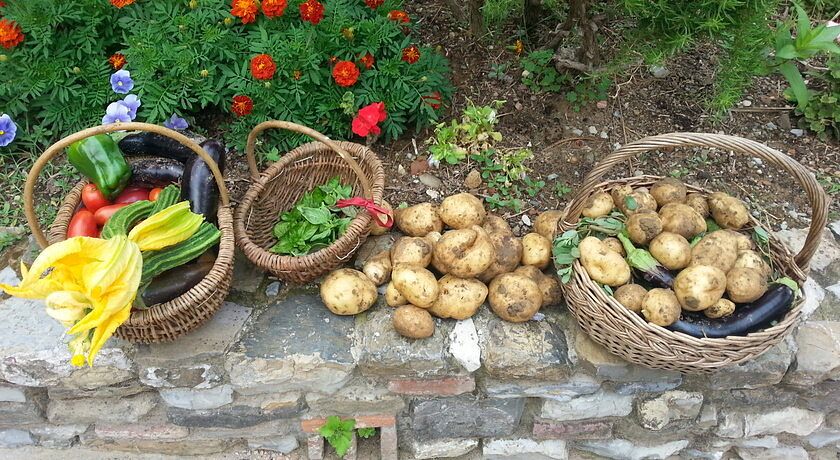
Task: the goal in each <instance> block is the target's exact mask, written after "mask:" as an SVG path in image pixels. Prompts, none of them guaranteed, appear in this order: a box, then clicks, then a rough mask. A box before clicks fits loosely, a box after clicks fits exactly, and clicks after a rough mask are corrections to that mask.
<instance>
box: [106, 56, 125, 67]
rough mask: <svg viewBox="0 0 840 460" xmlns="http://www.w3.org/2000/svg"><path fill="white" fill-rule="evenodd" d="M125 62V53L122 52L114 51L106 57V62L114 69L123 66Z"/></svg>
mask: <svg viewBox="0 0 840 460" xmlns="http://www.w3.org/2000/svg"><path fill="white" fill-rule="evenodd" d="M125 62H126V61H125V55H123V54H122V53H114V54H112V55H111V57H109V58H108V63H109V64H111V67H113V68H114V70H120V69H122V68H123V67H125Z"/></svg>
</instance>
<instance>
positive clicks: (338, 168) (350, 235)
mask: <svg viewBox="0 0 840 460" xmlns="http://www.w3.org/2000/svg"><path fill="white" fill-rule="evenodd" d="M270 128H280V129H287V130H289V131H294V132H297V133H302V134H305V135H307V136H309V137H311V138H313V139H315V140H316V141H317V142H310V143H308V144H304V145H301V146H300V147H298V148H296V149H294V150H292V151H291V152H289V153H287V154H285V155H283V157H282V158H281V159H280V161H278V162H276V163H274V164H273V165H271V166H270V167H268V169H266V170H265V171H264V172H263V173H262V174H260V172H259V170H258V169H257V161H256V158H255V157H254V147H255V145H256V140H257V136H258V135H259V134H260V133H262V132H263V131H265V130H266V129H270ZM245 154H246V156H247V158H248V166H249V168H250V170H251V177H252V181H253V183H252V184H251V187H250V188H249V189H248V192H247V193H246V194H245V196H244V198H243V199H242V201H241V202H240V204H239V206H238V207H237V208H236V215H235V218H234V228H235V229H236V242H237V244H238V245H239V247H240V249H242V252H243V253H244V254H245V256H247V257H248V259H250V260H251V262H253V263H254V264H255V265H256V266H258V267H260V268H261V269H263V270H265V271H267V272H269V273H271V274H272V275H274V276H276V277H278V278H280V279H282V280H284V281H287V282H291V283H300V284H303V283H309V282H311V281H313V280H315V279H317V278H318V277H320V276H322V275H324V274H326V273H327V272H329V271H331V270H334V269H336V268H338V267H339V266H340V265H342V264H343V263H345V262H346V261H347V260H348V259H349V258H350V257H351V256H352V255H353V253H354V252H355V251H356V249H358V248H359V246H361V245H362V243H364V242H365V239H366V238H367V235H368V231H369V230H370V224H371V217H370V215H369V214H368V213H366V212H359V213H358V214H357V215H356V217H355V218H354V219H353V220H352V222H351V223H350V225H349V226H348V227H347V231H346V232H345V233H344V235H342V236H341V237H340V238H339V239H338V240H336V241H335V242H333V244H332V245H330V246H328V247H326V248H324V249H321V250H320V251H317V252H313V253H311V254H307V255H305V256H301V257H292V256H285V255H279V254H274V253H272V252H269V251H268V249H269V248H271V247H272V246H273V245H274V244H275V243H276V242H277V238H275V237H274V234H273V233H272V229H273V228H274V224H276V223H277V219H278V218H279V215H280V213H281V212H284V211H287V210H289V209H291V208H292V207H294V205H295V204H296V203H297V202H298V200H299V199H300V198H301V196H303V195H304V194H305V193H306V192H308V191H310V190H312V189H313V188H314V187H316V186H318V185H321V184H324V183H325V182H327V181H328V180H329V179H331V178H333V177H335V176H339V177H340V178H341V181H342V182H343V183H344V184H348V185H352V187H353V194H354V195H356V196H358V195H363V196H364V197H366V198H369V199H373V201H374V202H375V203H376V204H381V203H382V193H383V191H384V189H385V171H384V170H383V168H382V163H380V161H379V159H378V158H377V157H376V154H375V153H373V151H371V150H370V149H368V148H367V147H365V146H363V145H359V144H354V143H350V142H333V141H331V140H330V139H328V138H327V137H326V136H324V135H323V134H321V133H319V132H317V131H315V130H313V129H310V128H307V127H305V126H301V125H298V124H295V123H291V122H287V121H267V122H264V123H261V124H259V125H258V126H257V127H256V128H254V130H253V131H251V134H250V135H249V136H248V145H247V147H246V149H245Z"/></svg>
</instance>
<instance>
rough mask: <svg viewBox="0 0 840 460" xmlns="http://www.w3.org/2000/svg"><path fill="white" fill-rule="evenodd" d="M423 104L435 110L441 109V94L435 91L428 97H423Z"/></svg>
mask: <svg viewBox="0 0 840 460" xmlns="http://www.w3.org/2000/svg"><path fill="white" fill-rule="evenodd" d="M423 102H425V103H426V104H429V106H430V107H431V108H433V109H435V110H437V109H439V108H440V103H441V97H440V93H439V92H438V91H435V92H433V93H432V94H430V95H428V96H423Z"/></svg>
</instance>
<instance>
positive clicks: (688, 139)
mask: <svg viewBox="0 0 840 460" xmlns="http://www.w3.org/2000/svg"><path fill="white" fill-rule="evenodd" d="M686 146H689V147H695V146H696V147H715V148H719V149H724V150H729V151H733V152H736V153H741V154H745V155H750V156H754V157H757V158H760V159H762V160H764V161H767V162H768V163H770V164H773V165H775V166H777V167H779V168H781V169H783V170H785V171H786V172H788V173H789V174H790V175H791V176H793V178H794V179H796V181H797V182H798V183H799V185H801V186H802V188H803V189H804V190H805V193H806V194H807V195H808V201H809V202H810V205H811V209H812V215H811V227H810V229H809V230H808V236H807V238H806V239H805V245H804V246H803V247H802V250H801V251H799V254H797V255H796V257H795V258H794V261H795V262H796V264H797V265H798V266H799V267H800V268H801V269H802V270H807V268H808V264H809V263H810V261H811V258H812V257H813V256H814V253H815V252H816V251H817V247H818V246H819V244H820V239H821V236H822V232H823V228H825V225H826V222H827V219H828V203H829V199H828V196H827V195H826V194H825V191H824V190H823V189H822V187H821V186H820V184H819V183H817V181H816V179H814V176H813V175H811V173H810V171H808V169H806V168H805V167H804V166H802V165H801V164H799V163H798V162H796V160H793V159H792V158H790V157H789V156H787V155H785V154H783V153H781V152H779V151H778V150H775V149H773V148H770V147H768V146H766V145H764V144H761V143H759V142H756V141H752V140H749V139H744V138H742V137H737V136H727V135H723V134H706V133H670V134H662V135H658V136H651V137H646V138H644V139H639V140H637V141H634V142H631V143H629V144H626V145H624V146H622V147H620V148H618V149H617V150H615V151H614V152H612V153H610V154H609V155H607V156H606V157H605V158H604V159H603V160H601V161H599V162H598V163H597V164H596V165H595V166H594V167H593V168H592V171H591V172H590V173H589V174H587V175H586V177H585V178H584V180H583V185H582V186H581V188H580V189H579V190H578V193H577V194H576V195H575V197H574V198H573V199H572V200H571V201H570V202H569V205H568V207H567V212H566V215H565V217H564V218H563V221H562V222H561V226H562V229H563V230H566V229H569V228H571V227H572V226H574V224H575V223H577V221H578V218H579V217H580V213H581V211H583V207H584V204H585V202H586V200H587V199H588V198H589V196H590V195H591V194H592V192H593V191H594V190H595V188H596V187H597V186H598V185H599V184H600V183H601V182H602V181H603V177H604V175H605V174H606V173H607V171H609V170H610V169H611V168H612V167H613V166H615V165H616V164H618V163H621V162H623V161H625V160H629V159H632V158H635V157H636V156H637V155H639V154H641V153H644V152H647V151H650V150H657V149H661V148H667V147H686Z"/></svg>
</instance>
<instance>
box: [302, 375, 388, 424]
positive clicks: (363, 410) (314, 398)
mask: <svg viewBox="0 0 840 460" xmlns="http://www.w3.org/2000/svg"><path fill="white" fill-rule="evenodd" d="M306 404H307V405H308V406H309V416H325V417H326V416H329V415H339V416H346V417H355V416H358V415H373V414H396V413H398V412H400V411H401V410H402V409H403V408H404V407H405V402H404V401H403V399H402V398H401V397H399V396H397V395H394V394H392V393H391V392H390V391H388V389H387V388H384V387H381V386H377V385H376V383H374V382H370V381H368V380H366V379H364V378H356V379H354V380H353V381H351V382H350V383H348V384H347V385H346V386H345V387H344V388H342V389H340V390H338V392H336V393H335V394H332V395H325V394H320V393H314V392H313V393H307V394H306Z"/></svg>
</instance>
